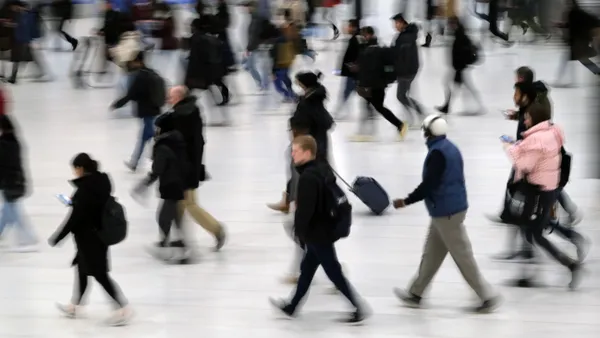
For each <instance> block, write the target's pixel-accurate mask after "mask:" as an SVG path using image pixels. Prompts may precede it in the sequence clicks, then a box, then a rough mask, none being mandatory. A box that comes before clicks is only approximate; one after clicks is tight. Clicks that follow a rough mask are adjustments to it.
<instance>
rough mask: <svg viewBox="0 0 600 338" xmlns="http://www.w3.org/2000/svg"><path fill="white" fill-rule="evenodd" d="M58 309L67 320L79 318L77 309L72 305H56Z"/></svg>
mask: <svg viewBox="0 0 600 338" xmlns="http://www.w3.org/2000/svg"><path fill="white" fill-rule="evenodd" d="M56 308H57V309H58V311H60V312H61V313H62V314H63V315H64V316H65V317H67V318H76V317H77V307H76V306H75V305H73V304H71V303H69V304H67V305H63V304H56Z"/></svg>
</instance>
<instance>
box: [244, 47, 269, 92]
mask: <svg viewBox="0 0 600 338" xmlns="http://www.w3.org/2000/svg"><path fill="white" fill-rule="evenodd" d="M266 53H267V52H265V51H259V50H255V51H253V52H251V53H250V55H248V58H247V59H246V62H245V66H246V69H247V70H248V72H249V73H250V76H252V78H253V79H254V81H255V82H256V84H257V85H258V86H259V87H260V89H261V90H266V89H268V88H269V79H268V76H269V71H268V69H267V66H268V64H267V60H266V59H267V56H266Z"/></svg>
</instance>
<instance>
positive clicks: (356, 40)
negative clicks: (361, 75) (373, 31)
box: [340, 34, 364, 79]
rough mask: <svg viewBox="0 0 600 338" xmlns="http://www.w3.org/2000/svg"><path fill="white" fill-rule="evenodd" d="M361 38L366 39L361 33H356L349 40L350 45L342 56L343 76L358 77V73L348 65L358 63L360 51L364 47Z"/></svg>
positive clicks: (341, 67)
mask: <svg viewBox="0 0 600 338" xmlns="http://www.w3.org/2000/svg"><path fill="white" fill-rule="evenodd" d="M361 40H364V38H363V37H362V36H361V35H360V34H354V35H352V37H351V38H350V40H348V47H346V52H345V53H344V57H343V58H342V65H341V66H340V71H341V74H340V75H341V76H345V77H350V78H353V79H354V78H356V76H357V73H356V72H353V71H352V70H351V69H350V67H349V66H348V65H349V64H355V63H358V58H359V56H360V51H361V49H362V48H363V47H364V43H361Z"/></svg>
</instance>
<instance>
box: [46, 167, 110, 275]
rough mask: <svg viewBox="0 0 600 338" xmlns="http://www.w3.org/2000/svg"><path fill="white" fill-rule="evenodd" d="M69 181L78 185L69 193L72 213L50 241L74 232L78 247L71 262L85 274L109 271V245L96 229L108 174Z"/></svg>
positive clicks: (108, 192)
mask: <svg viewBox="0 0 600 338" xmlns="http://www.w3.org/2000/svg"><path fill="white" fill-rule="evenodd" d="M71 183H72V184H73V185H74V186H75V188H76V189H77V190H75V193H74V194H73V196H72V197H71V201H72V205H71V213H70V215H69V217H68V219H67V221H66V222H65V223H64V225H63V226H62V228H60V229H59V230H58V231H56V232H55V234H54V235H53V236H52V237H51V238H50V243H51V244H53V245H56V244H58V243H60V242H62V240H64V239H65V237H66V236H67V235H69V234H73V238H74V240H75V246H76V248H77V253H76V254H75V259H74V260H73V265H76V266H77V269H78V270H79V271H81V272H83V273H84V274H86V275H96V274H102V273H104V272H108V271H109V270H110V266H109V260H108V246H107V245H106V244H104V242H102V240H100V238H99V237H98V229H100V228H101V226H102V215H103V210H104V206H105V204H106V202H107V201H108V198H109V197H110V195H111V191H112V185H111V183H110V178H109V177H108V175H107V174H105V173H101V172H95V173H90V174H86V175H84V176H82V177H80V178H77V179H75V180H73V181H71Z"/></svg>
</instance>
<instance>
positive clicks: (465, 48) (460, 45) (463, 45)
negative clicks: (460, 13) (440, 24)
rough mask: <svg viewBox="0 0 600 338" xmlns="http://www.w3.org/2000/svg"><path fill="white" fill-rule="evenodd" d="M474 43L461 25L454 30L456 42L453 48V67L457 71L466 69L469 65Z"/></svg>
mask: <svg viewBox="0 0 600 338" xmlns="http://www.w3.org/2000/svg"><path fill="white" fill-rule="evenodd" d="M472 46H473V43H472V42H471V39H469V37H468V36H467V34H466V33H465V29H464V28H463V27H462V26H460V27H459V28H457V29H456V30H455V32H454V42H453V43H452V49H451V53H452V54H451V60H452V68H454V70H456V71H461V70H464V69H465V68H467V67H468V66H469V58H470V57H471V54H472V48H473V47H472Z"/></svg>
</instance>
